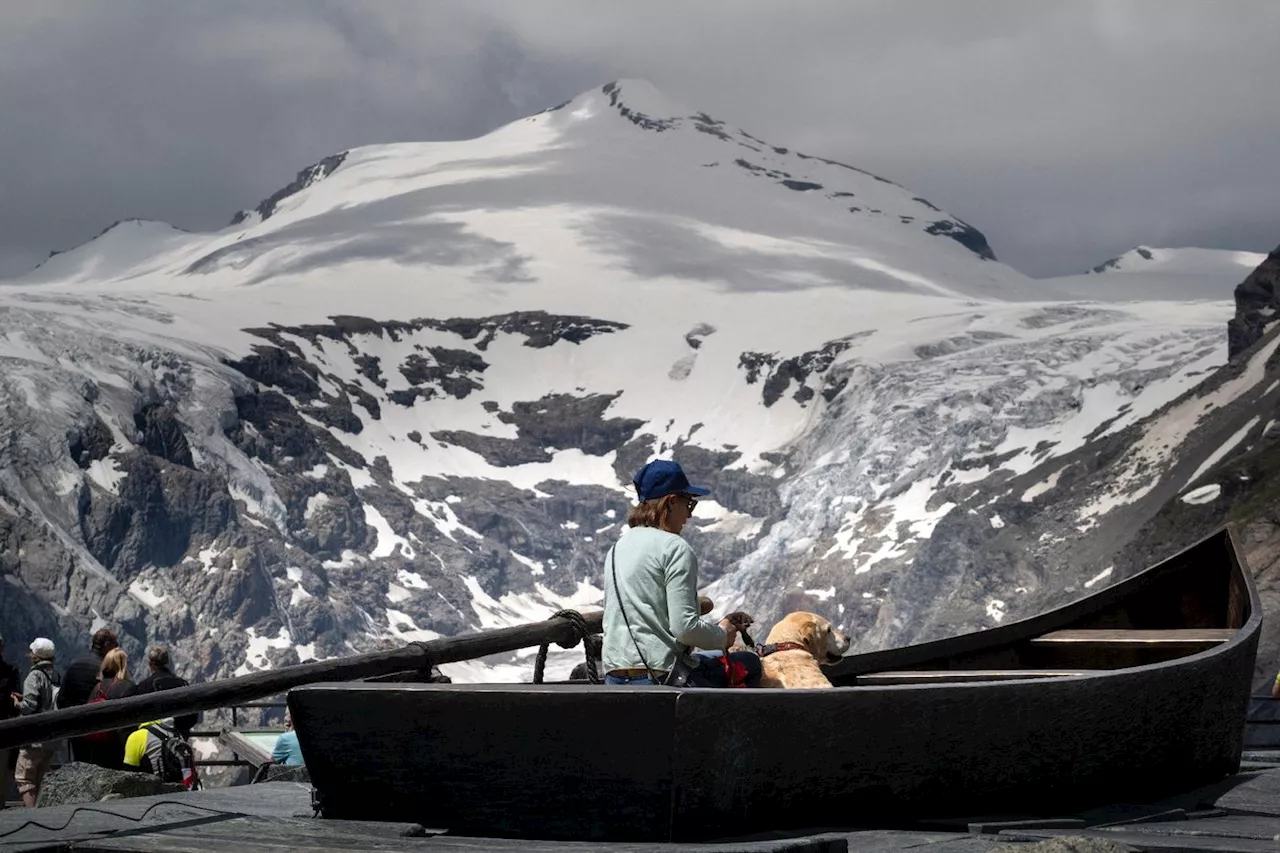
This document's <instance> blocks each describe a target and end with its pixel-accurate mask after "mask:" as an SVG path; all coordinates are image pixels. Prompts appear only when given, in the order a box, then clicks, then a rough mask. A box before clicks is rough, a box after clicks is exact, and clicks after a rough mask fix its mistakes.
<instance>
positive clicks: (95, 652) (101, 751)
mask: <svg viewBox="0 0 1280 853" xmlns="http://www.w3.org/2000/svg"><path fill="white" fill-rule="evenodd" d="M119 645H120V644H119V643H118V642H117V641H116V635H115V632H114V631H112V630H110V629H109V628H99V629H98V630H97V631H94V632H93V639H92V640H91V642H90V645H89V648H88V649H87V650H86V651H83V652H81V653H80V654H78V655H76V657H75V658H74V659H72V661H71V663H70V664H69V665H68V666H67V671H66V674H65V675H63V677H62V689H61V690H60V691H58V707H59V708H74V707H76V706H77V705H83V704H85V703H86V702H88V701H89V697H90V695H92V693H93V690H94V688H95V687H96V686H97V684H98V681H100V680H101V678H102V659H103V658H104V657H106V655H107V652H109V651H111V650H112V649H114V648H118V647H119ZM118 745H119V743H118V739H117V738H113V739H112V740H111V741H110V742H109V743H107V742H105V741H101V740H94V739H92V738H85V737H77V738H72V739H71V760H72V761H84V762H87V763H89V764H97V765H100V766H102V767H115V766H118V765H119V763H120V759H121V757H122V754H121V755H117V754H116V753H117V748H116V747H117V746H118Z"/></svg>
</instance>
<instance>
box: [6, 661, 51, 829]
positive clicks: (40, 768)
mask: <svg viewBox="0 0 1280 853" xmlns="http://www.w3.org/2000/svg"><path fill="white" fill-rule="evenodd" d="M30 655H31V671H30V672H28V673H27V679H26V681H24V682H23V684H22V695H21V696H19V697H18V698H17V699H16V700H14V702H13V704H14V707H16V708H17V709H18V713H19V714H21V715H22V716H24V717H26V716H30V715H31V714H40V713H43V712H45V711H51V710H53V694H54V687H55V685H56V684H57V677H56V676H55V675H54V674H53V657H54V647H53V640H50V639H48V638H47V637H37V638H35V639H34V640H32V641H31V647H30ZM57 746H58V744H57V742H48V741H46V742H44V743H29V744H27V745H26V746H24V747H22V749H21V751H19V752H18V766H17V768H16V769H15V771H14V776H15V777H16V778H17V780H18V793H20V794H21V795H22V804H23V805H24V806H27V807H28V808H32V807H34V806H35V804H36V797H37V796H38V795H39V793H40V785H41V783H42V782H44V777H45V774H46V773H48V772H49V764H50V762H51V761H52V760H53V753H54V750H55V749H56V748H57Z"/></svg>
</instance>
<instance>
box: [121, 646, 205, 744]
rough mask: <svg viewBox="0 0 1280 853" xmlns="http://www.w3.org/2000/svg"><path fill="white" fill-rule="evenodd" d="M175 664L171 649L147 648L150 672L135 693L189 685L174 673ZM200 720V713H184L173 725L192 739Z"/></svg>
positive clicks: (139, 683)
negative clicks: (193, 730)
mask: <svg viewBox="0 0 1280 853" xmlns="http://www.w3.org/2000/svg"><path fill="white" fill-rule="evenodd" d="M172 667H173V664H172V662H171V661H170V660H169V649H168V648H166V647H165V646H161V645H153V646H150V647H149V648H148V649H147V668H148V669H149V670H150V671H151V672H150V674H149V675H148V676H147V677H146V678H144V679H142V680H141V681H139V682H138V686H137V689H136V690H135V691H134V694H135V695H142V694H144V693H155V692H156V691H157V690H172V689H173V688H175V687H187V686H188V682H187V680H186V679H185V678H182V677H181V676H177V675H174V674H173V668H172ZM199 721H200V716H199V715H198V714H183V715H182V716H180V717H174V719H173V727H174V728H175V729H177V730H178V733H179V734H180V735H182V737H183V738H185V739H187V740H190V739H191V730H192V729H194V728H195V727H196V723H198V722H199Z"/></svg>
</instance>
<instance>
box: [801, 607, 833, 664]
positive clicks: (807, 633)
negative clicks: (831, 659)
mask: <svg viewBox="0 0 1280 853" xmlns="http://www.w3.org/2000/svg"><path fill="white" fill-rule="evenodd" d="M797 627H798V628H799V631H800V638H801V639H800V642H802V643H804V647H805V648H806V649H808V650H809V654H811V655H813V657H814V659H816V660H824V659H825V658H826V655H827V650H826V648H825V642H824V640H823V638H822V626H821V625H820V624H819V622H818V620H817V619H814V618H813V617H812V616H806V617H805V618H803V619H801V620H800V624H799V625H798V626H797Z"/></svg>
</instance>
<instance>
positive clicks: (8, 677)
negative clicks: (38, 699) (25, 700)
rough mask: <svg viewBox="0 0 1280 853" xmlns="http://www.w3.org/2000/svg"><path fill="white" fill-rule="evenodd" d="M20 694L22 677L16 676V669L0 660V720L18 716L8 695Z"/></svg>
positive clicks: (5, 661)
mask: <svg viewBox="0 0 1280 853" xmlns="http://www.w3.org/2000/svg"><path fill="white" fill-rule="evenodd" d="M21 692H22V677H21V676H20V675H18V668H17V667H16V666H14V665H13V664H11V663H9V662H8V661H7V660H4V659H3V658H0V720H7V719H9V718H10V717H16V716H18V709H17V708H15V707H13V701H12V700H11V698H10V695H9V694H11V693H21Z"/></svg>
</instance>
